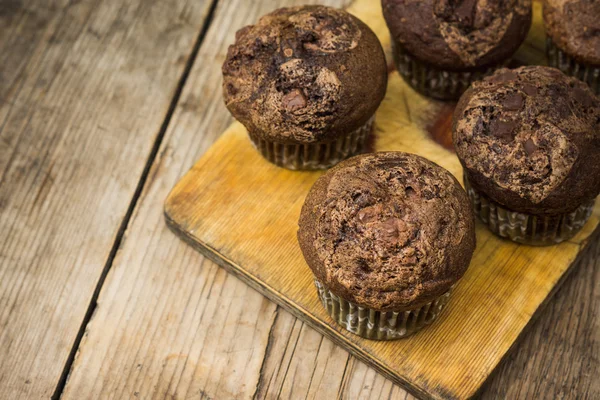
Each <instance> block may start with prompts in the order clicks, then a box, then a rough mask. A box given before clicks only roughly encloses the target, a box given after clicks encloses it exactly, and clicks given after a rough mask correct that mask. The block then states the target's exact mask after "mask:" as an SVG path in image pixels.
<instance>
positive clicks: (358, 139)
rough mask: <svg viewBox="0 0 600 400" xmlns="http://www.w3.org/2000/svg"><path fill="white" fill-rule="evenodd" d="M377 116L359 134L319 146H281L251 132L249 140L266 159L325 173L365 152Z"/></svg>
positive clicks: (347, 135) (358, 131)
mask: <svg viewBox="0 0 600 400" xmlns="http://www.w3.org/2000/svg"><path fill="white" fill-rule="evenodd" d="M374 122H375V115H373V116H372V117H371V118H370V119H369V120H368V121H367V122H366V123H365V124H364V125H363V126H361V127H360V128H358V129H357V130H355V131H353V132H350V133H348V134H346V135H342V136H340V137H339V138H337V139H335V140H332V141H328V142H320V143H310V144H282V143H275V142H271V141H268V140H265V139H262V138H259V137H257V136H255V135H253V134H252V133H251V132H249V136H250V140H252V143H253V144H254V146H255V147H256V149H257V150H258V151H259V152H260V153H261V154H262V156H263V157H264V158H266V159H267V160H269V161H270V162H272V163H273V164H275V165H278V166H280V167H283V168H287V169H293V170H314V169H325V168H329V167H332V166H334V165H335V164H337V163H338V162H340V161H342V160H344V159H346V158H348V157H350V156H353V155H356V154H358V153H360V152H362V151H364V149H365V147H366V143H367V138H368V137H369V135H370V134H371V131H372V130H373V124H374Z"/></svg>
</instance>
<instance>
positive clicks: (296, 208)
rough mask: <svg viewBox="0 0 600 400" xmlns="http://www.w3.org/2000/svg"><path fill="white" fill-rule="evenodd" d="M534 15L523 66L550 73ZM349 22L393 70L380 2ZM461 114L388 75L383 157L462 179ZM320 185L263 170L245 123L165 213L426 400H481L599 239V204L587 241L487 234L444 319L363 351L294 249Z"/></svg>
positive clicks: (380, 119) (251, 280)
mask: <svg viewBox="0 0 600 400" xmlns="http://www.w3.org/2000/svg"><path fill="white" fill-rule="evenodd" d="M534 10H535V14H534V25H533V28H532V31H531V33H530V35H529V37H528V40H527V42H526V43H525V44H524V45H523V46H522V48H521V49H520V50H519V52H518V54H517V56H516V59H517V60H518V61H519V62H521V63H525V64H542V63H543V62H544V52H543V47H544V33H543V26H542V23H541V17H540V16H541V6H540V4H539V3H534ZM349 11H350V12H352V13H353V14H355V15H357V16H358V17H359V18H361V19H362V20H363V21H365V22H366V23H367V24H369V25H370V26H371V28H373V30H374V31H375V32H376V34H377V35H378V36H379V38H380V40H381V42H382V44H383V46H384V48H385V49H386V51H387V55H388V60H390V59H391V57H389V47H390V41H389V35H388V33H387V28H386V27H385V23H384V21H383V17H382V15H381V8H380V5H379V2H378V1H377V2H375V1H372V0H357V1H356V2H355V3H353V4H352V6H351V7H350V8H349ZM452 109H453V106H452V105H450V104H448V103H441V102H437V101H433V100H430V99H427V98H425V97H423V96H420V95H418V94H416V93H415V92H414V91H413V90H412V89H410V88H409V87H408V86H407V85H406V84H405V83H404V82H403V81H402V79H401V78H400V77H399V76H398V74H397V73H396V72H393V73H391V75H390V80H389V86H388V91H387V96H386V98H385V100H384V101H383V103H382V104H381V107H380V109H379V111H378V113H377V119H376V129H375V140H374V149H375V150H378V151H379V150H401V151H407V152H411V153H416V154H420V155H422V156H425V157H427V158H429V159H431V160H433V161H435V162H436V163H438V164H439V165H441V166H443V167H444V168H447V169H448V170H450V171H451V172H452V173H453V174H454V175H455V176H457V177H458V178H459V180H460V179H462V174H461V166H460V164H459V162H458V160H457V158H456V156H455V155H454V154H453V152H452V151H451V150H449V149H448V148H449V145H450V120H451V113H452ZM193 134H194V132H190V135H193ZM434 139H435V140H434ZM320 174H321V173H320V172H292V171H288V170H285V169H281V168H278V167H275V166H273V165H272V164H270V163H268V162H267V161H265V160H263V159H262V158H261V156H260V155H259V154H258V153H257V152H256V150H254V148H253V147H252V145H251V144H250V141H249V140H248V138H247V136H246V132H245V130H244V128H243V126H241V125H240V124H237V123H236V124H233V125H232V126H231V127H230V128H229V129H228V130H227V131H226V132H225V133H224V134H223V135H222V136H221V138H220V139H219V140H218V141H217V142H216V143H215V144H214V145H213V146H212V148H211V149H210V150H209V151H208V152H207V153H206V154H205V155H204V157H203V158H202V159H200V160H199V161H198V162H197V163H196V165H194V167H193V168H192V169H191V170H190V171H189V172H188V173H187V174H186V175H185V177H184V178H183V179H182V180H181V181H180V182H179V183H178V184H177V185H176V186H175V188H174V189H173V191H172V192H171V194H170V195H169V197H168V198H167V200H166V203H165V216H166V220H167V223H168V224H169V226H170V227H171V228H172V229H173V230H174V231H175V232H176V233H177V234H178V235H180V236H181V237H182V238H184V239H185V240H187V241H188V242H189V243H191V244H192V245H193V246H194V247H195V248H197V249H198V250H199V251H201V252H202V253H203V254H205V255H206V256H208V257H209V258H211V259H212V260H214V261H216V262H217V263H219V264H220V265H222V266H223V267H225V268H226V269H227V270H228V271H230V272H232V273H234V274H235V275H237V276H238V277H240V278H241V279H242V280H244V281H245V282H247V283H248V284H249V285H250V286H252V287H253V288H255V289H256V290H258V291H260V292H261V293H263V294H264V295H265V296H267V297H269V298H270V299H271V300H273V301H274V302H276V303H278V304H280V305H281V306H283V307H285V308H286V309H288V310H289V311H290V312H292V313H293V314H294V315H296V316H298V317H300V318H302V319H303V320H305V321H306V322H308V323H309V324H310V325H311V326H313V327H314V328H315V329H317V330H318V331H319V332H322V333H323V334H325V335H327V336H328V337H330V338H331V339H332V340H334V341H335V342H337V343H338V344H340V345H342V346H344V347H345V348H346V349H348V351H350V352H351V353H353V354H354V355H356V356H357V357H359V358H360V359H361V360H363V361H365V362H366V363H368V364H370V365H372V366H373V367H375V368H377V369H378V370H379V371H380V372H381V373H383V374H384V375H385V376H387V377H389V378H391V379H392V380H393V381H395V382H397V383H398V384H400V385H402V386H404V387H406V388H407V389H408V390H410V391H412V392H413V393H414V394H416V395H417V396H420V397H426V398H436V399H455V398H456V399H463V398H469V397H471V396H473V395H474V394H475V393H476V392H477V390H478V389H479V388H480V387H481V385H482V384H483V382H484V381H485V380H486V379H487V377H488V376H489V375H490V373H491V372H492V370H493V369H494V368H495V367H496V366H497V365H498V363H499V362H500V360H501V359H502V357H504V355H505V354H506V353H507V351H508V350H509V349H510V347H511V346H512V345H513V344H514V342H515V340H517V338H518V337H519V335H520V334H521V333H522V332H523V330H524V329H525V327H526V326H527V324H528V323H529V322H530V321H531V319H532V317H533V315H534V313H535V312H536V311H537V310H538V309H539V308H540V306H541V305H542V304H543V303H544V302H545V301H546V300H547V299H548V297H549V296H550V295H551V294H552V292H553V291H554V290H555V289H556V287H557V286H558V284H559V283H560V282H561V281H562V279H563V278H564V277H565V275H566V273H567V272H568V271H569V269H570V268H571V266H572V265H573V264H574V261H575V259H576V258H577V256H578V255H579V254H580V253H581V252H582V250H583V249H584V247H585V244H586V243H587V242H588V241H590V240H596V239H595V238H594V239H591V236H592V234H593V233H594V231H597V229H596V228H597V227H598V222H599V218H600V205H597V206H596V208H595V210H594V214H593V216H592V218H591V219H590V221H589V222H588V223H587V225H586V226H585V227H584V229H583V231H582V232H580V233H579V234H578V235H577V236H576V237H575V238H574V239H572V240H570V241H568V242H566V243H563V244H560V245H558V246H553V247H546V248H538V247H528V246H522V245H517V244H514V243H511V242H508V241H504V240H501V239H499V238H497V237H495V236H494V235H492V234H491V233H490V232H489V231H487V230H486V229H485V228H484V227H483V225H481V224H479V223H478V225H477V250H476V251H475V255H474V257H473V261H472V263H471V266H470V268H469V270H468V271H467V273H466V274H465V276H464V278H463V279H462V280H461V281H460V283H459V284H458V285H457V287H456V290H455V292H454V293H453V296H452V298H451V300H450V302H449V304H448V306H447V309H446V310H445V311H444V313H442V315H441V316H440V318H439V319H438V320H437V321H435V322H434V323H433V324H432V325H431V326H429V327H428V328H427V329H424V330H423V331H421V332H419V333H417V334H415V335H414V336H412V337H409V338H407V339H403V340H398V341H392V342H377V341H371V340H366V339H362V338H360V337H358V336H354V335H353V334H351V333H349V332H346V331H344V330H342V329H340V328H339V327H338V326H337V325H335V324H334V323H333V322H332V321H331V320H330V319H329V317H328V316H327V314H326V312H325V310H324V309H323V307H322V305H321V303H320V302H319V300H318V298H317V293H316V290H315V287H314V285H313V280H312V274H311V272H310V270H309V269H308V267H307V265H306V263H305V262H304V259H303V258H302V255H301V253H300V249H299V247H298V243H297V241H296V231H297V221H298V216H299V214H300V208H301V206H302V203H303V202H304V198H305V196H306V194H307V192H308V190H309V188H310V187H311V185H312V184H313V182H314V181H315V180H316V179H317V178H318V177H319V175H320ZM596 236H598V235H596Z"/></svg>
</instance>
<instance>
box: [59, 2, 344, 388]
mask: <svg viewBox="0 0 600 400" xmlns="http://www.w3.org/2000/svg"><path fill="white" fill-rule="evenodd" d="M303 3H305V1H303V0H293V1H291V0H262V1H252V2H250V1H246V0H228V1H219V3H218V5H217V9H216V11H215V15H214V19H213V22H212V24H211V27H210V30H209V31H208V32H207V35H206V38H205V40H204V41H203V44H202V46H201V48H200V51H199V55H198V58H197V60H196V62H195V64H194V66H193V69H192V71H191V73H190V76H189V78H188V80H187V82H186V86H185V88H184V90H183V93H182V97H181V102H180V103H179V104H178V106H177V109H176V111H175V113H174V115H173V117H172V120H171V124H170V126H169V128H168V130H167V132H166V134H165V137H164V140H163V144H162V146H161V149H160V151H159V153H158V157H157V159H156V160H155V163H154V165H153V167H152V170H151V171H150V174H149V177H148V181H147V185H146V187H145V189H144V191H143V193H142V195H141V197H140V200H139V202H138V206H137V207H136V210H135V212H134V214H133V216H132V220H131V224H130V226H129V228H128V229H127V232H126V237H125V238H124V240H123V243H122V246H121V248H120V250H119V252H118V254H117V257H116V258H115V261H114V263H113V267H112V268H111V270H110V272H109V274H108V276H107V279H106V282H105V284H104V286H103V288H102V291H101V293H100V296H99V298H98V305H97V307H96V310H95V313H94V316H93V318H92V319H91V321H90V323H89V325H88V326H87V330H86V334H85V335H84V337H83V339H82V342H81V346H80V348H79V351H78V353H77V355H76V358H75V361H74V364H73V368H72V370H71V373H70V376H69V379H68V381H67V384H66V386H65V390H64V392H63V398H65V399H70V398H73V399H79V398H81V397H82V396H85V397H86V398H136V397H137V398H143V399H148V398H164V397H173V398H186V397H192V398H198V397H200V398H213V399H221V398H231V397H233V396H234V395H235V396H237V397H239V398H247V397H250V396H252V395H253V394H254V392H255V391H256V386H257V382H258V376H259V373H260V369H261V364H262V360H263V356H264V353H265V350H266V348H267V344H268V338H269V331H270V328H271V326H272V325H273V320H274V318H275V310H276V306H275V305H274V304H273V303H271V302H270V301H268V300H267V299H265V298H264V297H263V296H262V295H260V294H259V293H257V292H255V291H254V290H252V289H250V288H249V287H248V286H246V285H245V284H243V283H242V282H241V281H239V280H238V279H236V278H235V277H233V276H231V275H229V274H226V273H225V272H224V271H223V270H222V269H220V268H218V267H216V266H215V265H214V264H212V263H210V262H208V261H205V260H203V258H202V257H201V256H200V255H199V254H197V252H195V251H194V250H193V249H191V248H190V247H189V246H186V245H185V244H184V243H182V242H181V241H180V240H179V239H178V238H177V237H176V236H175V235H173V234H172V232H170V231H169V230H168V228H167V227H166V226H165V223H164V218H163V202H164V199H165V198H166V196H167V194H168V192H169V190H170V189H171V187H172V186H173V185H174V184H175V182H176V181H177V180H178V179H179V177H180V176H181V175H182V174H183V173H184V172H185V171H186V170H187V169H188V168H189V167H190V166H191V165H192V164H193V162H194V161H195V160H196V159H197V158H198V156H199V155H201V154H202V153H203V152H204V151H205V150H206V149H207V148H208V147H209V145H210V144H211V143H212V142H214V140H215V139H216V138H217V137H218V136H219V134H220V133H221V132H222V131H223V130H224V129H225V128H226V127H227V126H228V125H229V124H230V123H231V117H230V116H229V114H228V112H227V111H226V109H225V107H224V105H223V102H222V97H221V79H220V76H221V70H220V66H221V64H222V62H223V60H224V59H225V55H226V51H227V47H228V45H229V44H230V43H232V41H233V39H234V34H235V31H236V30H237V29H239V28H240V27H242V26H243V25H245V24H248V23H251V22H254V21H256V20H257V19H258V17H259V16H260V15H262V14H264V13H266V12H268V11H271V10H273V9H274V8H277V7H281V6H284V5H293V4H303ZM320 3H323V2H322V1H321V2H320ZM328 4H332V5H338V6H340V5H343V3H342V2H341V1H339V0H332V1H329V2H328Z"/></svg>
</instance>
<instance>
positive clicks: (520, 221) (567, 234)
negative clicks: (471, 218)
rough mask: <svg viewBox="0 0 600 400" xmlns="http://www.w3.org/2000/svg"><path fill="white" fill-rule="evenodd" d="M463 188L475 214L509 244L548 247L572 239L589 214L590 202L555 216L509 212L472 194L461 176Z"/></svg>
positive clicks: (590, 210)
mask: <svg viewBox="0 0 600 400" xmlns="http://www.w3.org/2000/svg"><path fill="white" fill-rule="evenodd" d="M464 182H465V188H466V189H467V193H468V195H469V199H470V200H471V204H472V205H473V210H474V211H475V215H477V217H478V218H479V219H480V220H481V221H482V222H483V223H484V224H486V225H487V227H488V228H489V229H490V231H492V232H493V233H495V234H496V235H498V236H500V237H502V238H505V239H510V240H512V241H513V242H517V243H523V244H528V245H535V246H550V245H553V244H557V243H560V242H564V241H565V240H568V239H570V238H572V237H573V236H575V234H576V233H577V232H579V231H580V230H581V228H583V226H584V225H585V223H586V222H587V220H588V219H589V218H590V216H591V215H592V211H593V209H594V202H595V200H592V201H590V202H588V203H585V204H582V205H581V206H579V207H578V208H577V209H576V210H575V211H573V212H570V213H568V214H558V215H546V216H544V215H532V214H526V213H521V212H517V211H512V210H510V209H508V208H505V207H504V206H502V205H500V204H498V203H496V202H494V201H492V200H491V199H490V198H489V197H487V196H486V195H484V194H482V193H481V192H478V191H476V190H475V189H473V187H472V186H471V185H470V184H469V180H468V179H467V177H466V176H465V177H464Z"/></svg>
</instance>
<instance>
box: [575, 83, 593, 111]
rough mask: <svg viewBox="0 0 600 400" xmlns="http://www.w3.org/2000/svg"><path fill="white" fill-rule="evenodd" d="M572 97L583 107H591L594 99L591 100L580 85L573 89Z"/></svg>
mask: <svg viewBox="0 0 600 400" xmlns="http://www.w3.org/2000/svg"><path fill="white" fill-rule="evenodd" d="M573 97H574V98H575V100H577V101H578V102H579V104H581V105H582V106H584V107H591V106H593V105H594V100H592V97H591V96H590V94H589V93H588V92H586V91H585V90H583V89H582V88H580V87H576V88H575V89H573Z"/></svg>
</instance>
